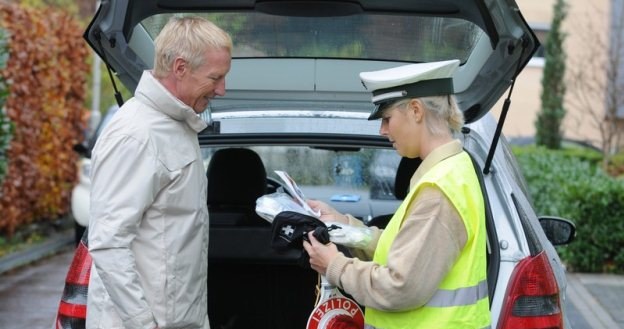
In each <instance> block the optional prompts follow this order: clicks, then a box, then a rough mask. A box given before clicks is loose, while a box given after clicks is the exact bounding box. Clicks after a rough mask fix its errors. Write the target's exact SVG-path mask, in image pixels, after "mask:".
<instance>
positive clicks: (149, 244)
mask: <svg viewBox="0 0 624 329" xmlns="http://www.w3.org/2000/svg"><path fill="white" fill-rule="evenodd" d="M231 49H232V41H231V38H230V37H229V35H228V34H227V33H225V32H224V31H223V30H221V29H220V28H218V27H217V26H215V25H214V24H212V23H211V22H209V21H207V20H204V19H200V18H196V17H185V18H173V19H172V20H170V21H169V23H168V24H167V25H166V26H165V27H164V28H163V30H162V32H161V33H160V35H159V36H158V37H157V39H156V40H155V54H156V55H155V60H154V70H153V71H146V72H144V73H143V76H142V77H141V80H140V81H139V84H138V86H137V89H136V91H135V95H134V97H133V98H131V99H130V100H128V102H126V104H124V105H123V106H122V107H121V108H120V109H119V111H118V112H117V113H116V114H115V116H114V117H113V119H112V120H111V122H110V123H109V124H108V125H107V127H106V128H105V130H104V132H103V133H102V134H101V136H100V137H99V138H98V141H97V144H96V146H95V148H94V150H93V156H92V165H93V167H92V173H91V181H92V190H91V209H90V222H89V251H90V254H91V256H92V258H93V267H92V270H91V281H90V285H89V294H88V302H87V328H102V329H121V328H126V329H139V328H141V329H153V328H162V329H164V328H185V329H194V328H198V329H199V328H209V327H210V325H209V322H208V315H207V305H206V304H207V271H208V264H207V261H208V210H207V205H206V186H207V182H206V174H205V170H204V166H203V162H202V156H201V153H200V149H199V143H198V140H197V133H198V132H200V131H201V130H203V129H204V128H205V127H206V123H205V122H203V120H201V119H200V117H199V116H198V113H201V112H202V111H204V110H205V109H206V108H207V106H208V103H209V101H210V99H211V98H213V97H215V96H222V95H224V94H225V75H226V74H227V73H228V72H229V70H230V64H231Z"/></svg>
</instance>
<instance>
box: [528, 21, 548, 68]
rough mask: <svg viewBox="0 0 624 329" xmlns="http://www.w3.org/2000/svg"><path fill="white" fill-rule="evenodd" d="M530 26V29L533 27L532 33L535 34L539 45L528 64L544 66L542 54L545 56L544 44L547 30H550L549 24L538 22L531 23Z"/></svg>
mask: <svg viewBox="0 0 624 329" xmlns="http://www.w3.org/2000/svg"><path fill="white" fill-rule="evenodd" d="M530 26H531V29H533V33H535V36H536V37H537V39H538V40H539V42H540V44H541V46H540V47H539V48H538V49H537V51H536V52H535V54H534V55H533V58H532V59H531V61H530V62H529V65H533V66H544V56H545V49H544V47H545V45H546V39H547V38H548V32H549V31H550V26H549V25H548V24H540V23H533V24H530Z"/></svg>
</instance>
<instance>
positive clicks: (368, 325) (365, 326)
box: [364, 324, 492, 329]
mask: <svg viewBox="0 0 624 329" xmlns="http://www.w3.org/2000/svg"><path fill="white" fill-rule="evenodd" d="M491 328H492V326H490V325H488V326H486V327H483V328H480V329H491ZM364 329H383V328H377V327H375V326H371V325H370V324H365V325H364Z"/></svg>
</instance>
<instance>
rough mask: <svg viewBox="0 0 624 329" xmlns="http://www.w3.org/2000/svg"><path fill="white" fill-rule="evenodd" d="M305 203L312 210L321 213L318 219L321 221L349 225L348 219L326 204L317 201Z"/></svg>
mask: <svg viewBox="0 0 624 329" xmlns="http://www.w3.org/2000/svg"><path fill="white" fill-rule="evenodd" d="M307 202H308V205H309V206H310V208H312V210H314V211H320V212H321V217H320V218H319V219H320V220H321V221H323V222H339V223H343V224H349V217H347V216H346V215H343V214H341V213H339V212H338V210H336V209H334V208H332V207H331V206H330V205H328V204H327V203H325V202H323V201H318V200H307Z"/></svg>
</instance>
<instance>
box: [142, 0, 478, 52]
mask: <svg viewBox="0 0 624 329" xmlns="http://www.w3.org/2000/svg"><path fill="white" fill-rule="evenodd" d="M176 15H184V14H176ZM200 15H203V16H204V17H206V18H208V19H210V20H211V21H213V22H215V23H216V24H217V25H218V26H220V27H222V28H224V29H225V30H226V31H228V32H229V33H230V34H231V35H232V39H233V41H234V51H233V54H232V56H233V57H234V58H246V57H254V58H262V57H265V58H271V57H291V58H335V59H366V60H370V59H373V60H391V61H410V62H433V61H441V60H450V59H459V60H460V61H461V62H462V63H464V62H465V61H466V59H467V58H468V56H469V55H470V54H471V52H472V51H473V49H474V48H475V45H476V44H477V42H478V40H479V39H480V38H481V36H482V35H484V32H483V31H482V30H481V29H480V28H478V27H477V26H476V25H475V24H473V23H471V22H468V21H465V20H461V19H457V18H448V17H428V16H417V17H415V16H411V15H401V14H397V13H393V14H370V13H368V14H360V15H350V16H343V17H284V16H277V15H268V14H263V13H259V12H235V13H232V12H229V13H228V12H223V13H210V14H200ZM170 16H171V14H161V15H155V16H152V17H148V18H147V19H145V20H143V21H142V23H141V24H142V25H143V27H144V28H145V29H146V30H147V32H148V33H149V34H150V36H151V37H152V39H153V38H154V37H155V36H156V35H158V33H159V32H160V30H161V29H162V27H163V26H164V24H165V23H166V22H167V20H168V19H169V17H170ZM389 16H390V19H388V17H389Z"/></svg>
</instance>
